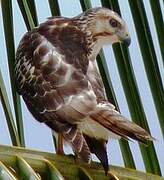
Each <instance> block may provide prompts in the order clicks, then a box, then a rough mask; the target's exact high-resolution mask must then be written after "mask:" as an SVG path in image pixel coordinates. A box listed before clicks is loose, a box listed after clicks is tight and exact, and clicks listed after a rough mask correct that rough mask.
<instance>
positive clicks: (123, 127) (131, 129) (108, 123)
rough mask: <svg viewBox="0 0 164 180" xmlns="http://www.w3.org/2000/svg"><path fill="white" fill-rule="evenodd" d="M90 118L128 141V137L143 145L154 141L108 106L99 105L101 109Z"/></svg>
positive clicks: (144, 131) (146, 133)
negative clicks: (148, 141)
mask: <svg viewBox="0 0 164 180" xmlns="http://www.w3.org/2000/svg"><path fill="white" fill-rule="evenodd" d="M90 117H91V118H92V119H93V120H95V121H96V122H98V123H99V124H101V125H102V126H103V127H105V128H106V129H108V130H110V131H112V132H114V133H116V134H118V135H120V136H121V137H123V138H124V139H129V137H130V138H132V139H135V140H137V141H140V142H143V143H145V142H146V141H147V140H150V141H152V140H154V138H153V137H151V136H150V134H149V133H148V132H147V131H146V130H145V129H143V128H141V127H140V126H138V125H137V124H135V123H133V122H131V121H128V120H127V119H126V118H125V117H124V116H122V115H121V114H120V113H119V112H117V111H116V110H115V109H113V108H110V106H102V105H101V108H99V110H98V111H96V113H93V114H91V115H90Z"/></svg>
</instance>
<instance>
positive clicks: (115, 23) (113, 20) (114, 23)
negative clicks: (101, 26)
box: [109, 19, 118, 28]
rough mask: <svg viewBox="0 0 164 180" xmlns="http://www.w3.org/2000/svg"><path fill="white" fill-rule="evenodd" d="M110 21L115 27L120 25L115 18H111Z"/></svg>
mask: <svg viewBox="0 0 164 180" xmlns="http://www.w3.org/2000/svg"><path fill="white" fill-rule="evenodd" d="M109 23H110V25H111V26H112V27H114V28H116V27H117V26H118V23H117V21H116V20H115V19H110V21H109Z"/></svg>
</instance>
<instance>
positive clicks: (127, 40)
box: [122, 35, 131, 47]
mask: <svg viewBox="0 0 164 180" xmlns="http://www.w3.org/2000/svg"><path fill="white" fill-rule="evenodd" d="M122 42H123V43H124V44H125V45H126V46H127V47H129V45H130V43H131V38H130V36H129V35H128V36H126V37H125V38H123V39H122Z"/></svg>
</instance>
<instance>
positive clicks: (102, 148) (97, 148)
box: [84, 135, 109, 175]
mask: <svg viewBox="0 0 164 180" xmlns="http://www.w3.org/2000/svg"><path fill="white" fill-rule="evenodd" d="M84 137H85V140H86V142H87V144H88V146H89V149H90V151H91V153H94V154H95V155H96V156H97V158H98V159H99V160H100V162H101V164H102V166H103V167H104V170H105V174H106V175H107V173H108V170H109V164H108V155H107V147H106V144H107V142H106V141H104V140H98V139H95V138H91V137H89V136H87V135H84Z"/></svg>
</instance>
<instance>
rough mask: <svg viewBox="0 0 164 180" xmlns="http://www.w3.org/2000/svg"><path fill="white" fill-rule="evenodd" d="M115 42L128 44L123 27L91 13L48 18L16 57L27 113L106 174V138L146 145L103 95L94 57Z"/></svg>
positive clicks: (105, 12) (101, 11)
mask: <svg viewBox="0 0 164 180" xmlns="http://www.w3.org/2000/svg"><path fill="white" fill-rule="evenodd" d="M118 41H126V43H129V36H128V33H127V28H126V25H125V22H124V21H123V20H122V19H121V18H120V17H119V16H118V15H117V14H116V13H114V12H113V11H110V10H109V9H105V8H94V9H90V10H88V11H87V12H85V13H83V14H81V15H79V16H77V17H75V18H64V17H52V18H49V19H48V20H47V21H46V22H44V23H42V24H41V25H40V26H38V27H36V28H35V29H33V30H32V31H30V32H27V33H26V34H25V35H24V37H23V38H22V40H21V42H20V44H19V47H18V50H17V53H16V64H15V77H16V85H17V89H18V92H19V94H20V95H22V97H23V99H24V101H25V103H26V105H27V107H28V109H29V111H30V112H31V113H32V114H33V116H34V117H35V118H36V120H38V121H39V122H44V123H45V124H46V125H47V126H49V127H50V128H51V129H52V130H54V131H55V132H58V133H61V134H62V136H63V138H64V139H65V141H67V142H68V143H70V145H71V146H72V148H73V150H74V152H75V153H76V154H78V155H79V156H80V157H81V158H82V159H83V160H84V161H85V162H88V163H89V162H90V160H91V153H95V154H96V156H97V157H98V158H99V159H100V161H101V162H102V164H103V166H104V169H105V172H106V173H107V171H108V158H107V153H106V143H107V141H108V138H110V137H114V138H120V137H123V138H125V139H128V137H130V138H133V139H136V140H139V141H141V142H143V141H145V140H151V137H150V135H149V134H148V133H147V132H146V131H145V130H144V129H142V128H141V127H139V126H137V125H136V124H134V123H131V122H130V121H128V120H127V119H126V118H125V117H123V116H122V115H121V114H120V113H119V112H117V111H116V110H115V107H114V106H113V105H112V104H110V103H109V102H108V101H107V99H106V96H105V91H104V86H103V83H102V79H101V76H100V74H99V71H98V69H97V65H96V62H95V58H96V56H97V54H98V52H99V50H100V48H101V47H102V45H104V44H106V43H111V44H112V43H114V42H118Z"/></svg>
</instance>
